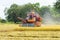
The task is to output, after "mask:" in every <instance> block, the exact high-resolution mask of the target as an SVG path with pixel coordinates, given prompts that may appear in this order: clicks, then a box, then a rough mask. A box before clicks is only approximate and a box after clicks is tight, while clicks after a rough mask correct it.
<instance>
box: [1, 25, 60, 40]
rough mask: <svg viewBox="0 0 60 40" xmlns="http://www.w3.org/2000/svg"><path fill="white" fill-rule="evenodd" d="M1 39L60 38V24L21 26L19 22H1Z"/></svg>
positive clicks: (39, 39) (52, 39) (57, 39)
mask: <svg viewBox="0 0 60 40" xmlns="http://www.w3.org/2000/svg"><path fill="white" fill-rule="evenodd" d="M0 40H60V25H42V26H41V27H21V26H20V27H19V24H0Z"/></svg>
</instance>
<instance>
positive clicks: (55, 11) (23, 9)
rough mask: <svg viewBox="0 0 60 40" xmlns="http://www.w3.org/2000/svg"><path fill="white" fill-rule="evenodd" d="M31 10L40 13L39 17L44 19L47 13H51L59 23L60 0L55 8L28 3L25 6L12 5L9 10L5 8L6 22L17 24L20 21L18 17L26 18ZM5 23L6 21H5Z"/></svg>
mask: <svg viewBox="0 0 60 40" xmlns="http://www.w3.org/2000/svg"><path fill="white" fill-rule="evenodd" d="M31 10H34V11H35V12H37V13H39V15H40V16H41V17H42V18H43V16H44V14H45V12H49V13H51V15H52V16H53V17H54V19H55V20H58V21H59V18H60V0H58V1H57V2H56V3H55V4H54V7H50V6H42V7H40V4H39V3H34V4H31V3H28V4H24V5H17V4H12V5H11V6H10V7H9V8H5V10H4V12H5V15H6V20H7V21H8V22H14V23H17V22H19V20H18V19H17V17H18V16H19V17H21V18H25V17H26V15H27V13H28V12H30V11H31ZM3 21H4V20H3Z"/></svg>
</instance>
